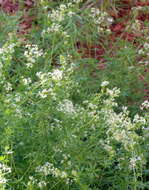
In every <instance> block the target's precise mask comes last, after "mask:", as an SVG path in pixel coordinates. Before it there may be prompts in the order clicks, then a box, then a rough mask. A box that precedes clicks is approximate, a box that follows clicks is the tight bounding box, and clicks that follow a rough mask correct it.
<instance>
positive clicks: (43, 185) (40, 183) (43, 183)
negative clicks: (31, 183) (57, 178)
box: [38, 181, 47, 189]
mask: <svg viewBox="0 0 149 190" xmlns="http://www.w3.org/2000/svg"><path fill="white" fill-rule="evenodd" d="M46 185H47V184H46V182H45V181H40V182H39V183H38V187H39V188H40V189H43V188H44V187H45V186H46Z"/></svg>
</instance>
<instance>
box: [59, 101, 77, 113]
mask: <svg viewBox="0 0 149 190" xmlns="http://www.w3.org/2000/svg"><path fill="white" fill-rule="evenodd" d="M58 110H59V111H61V112H64V113H66V114H72V113H75V108H74V106H73V103H72V102H71V101H70V100H68V99H65V100H63V102H62V103H60V104H59V106H58Z"/></svg>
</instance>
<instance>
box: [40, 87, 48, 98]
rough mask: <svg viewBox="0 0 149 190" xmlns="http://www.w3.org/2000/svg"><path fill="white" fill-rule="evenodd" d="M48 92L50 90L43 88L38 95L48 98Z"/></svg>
mask: <svg viewBox="0 0 149 190" xmlns="http://www.w3.org/2000/svg"><path fill="white" fill-rule="evenodd" d="M48 93H49V91H48V90H47V89H43V90H42V91H40V92H39V93H38V95H39V96H40V97H41V98H46V97H47V96H48Z"/></svg>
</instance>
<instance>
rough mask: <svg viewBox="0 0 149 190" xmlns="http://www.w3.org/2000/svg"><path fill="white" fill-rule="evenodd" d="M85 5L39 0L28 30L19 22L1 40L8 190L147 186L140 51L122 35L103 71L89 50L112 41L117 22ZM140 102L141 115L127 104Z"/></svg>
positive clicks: (1, 158)
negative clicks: (22, 30) (108, 39)
mask: <svg viewBox="0 0 149 190" xmlns="http://www.w3.org/2000/svg"><path fill="white" fill-rule="evenodd" d="M107 2H108V1H107ZM83 3H84V1H81V0H78V1H71V2H68V1H39V2H36V4H35V5H36V6H37V7H36V8H37V9H36V10H37V12H36V14H35V10H32V9H31V14H33V15H35V17H36V20H35V21H36V22H35V23H34V24H33V26H32V28H31V29H30V33H26V34H24V35H23V36H22V35H21V34H20V33H19V32H18V31H17V29H16V28H17V27H19V23H18V25H17V27H16V28H15V27H14V23H12V25H11V24H10V28H11V29H13V30H12V31H10V30H9V28H8V31H7V32H6V33H5V35H6V36H5V38H4V39H5V40H3V41H1V48H0V92H1V94H0V110H1V112H0V116H1V117H0V153H1V155H0V188H1V189H3V190H7V189H8V190H10V189H11V190H24V189H27V190H38V189H42V190H49V189H55V190H59V189H60V190H61V189H62V190H63V189H64V190H66V189H72V190H73V189H81V190H91V189H93V190H96V189H108V190H119V189H122V190H126V189H131V190H137V189H145V188H147V187H148V182H147V177H148V157H149V155H148V147H149V145H148V134H147V132H148V123H149V120H148V108H149V103H148V101H145V102H144V103H143V104H142V105H141V107H140V105H139V103H140V102H141V100H140V96H141V94H139V95H136V96H133V93H135V92H136V91H135V90H136V89H139V88H138V85H139V86H140V88H142V86H141V83H140V82H138V83H135V82H136V80H137V78H138V76H139V74H140V72H142V71H141V69H139V68H138V69H137V67H136V64H135V61H136V54H137V53H136V49H135V48H134V46H131V45H130V44H127V48H124V47H125V46H126V44H124V43H125V42H124V41H119V42H118V43H117V46H120V47H121V48H119V49H118V48H117V49H116V50H115V51H116V52H115V57H114V58H111V55H110V52H109V51H106V52H107V56H105V64H106V69H105V70H100V69H98V61H99V60H98V58H97V57H96V52H95V54H94V55H95V56H93V53H92V48H94V44H96V46H97V47H98V48H99V47H100V46H99V44H100V40H99V41H97V40H98V39H99V38H102V39H104V40H106V37H107V36H108V35H109V33H110V32H111V31H110V25H111V23H112V22H113V20H112V18H111V16H110V15H109V14H108V13H107V12H104V9H103V10H101V11H99V10H98V9H97V7H96V8H95V7H90V6H89V7H88V6H87V8H85V9H84V6H83ZM20 15H21V14H20ZM20 15H18V17H17V16H16V15H13V16H12V17H11V16H8V17H6V18H5V19H6V20H7V18H8V19H10V20H11V19H14V20H15V22H17V19H18V18H19V17H20ZM10 20H9V22H10ZM10 23H11V22H10ZM6 25H7V23H6ZM11 26H12V27H11ZM6 30H7V28H6ZM1 35H2V36H4V34H1ZM98 42H99V44H98ZM78 44H81V45H80V47H77V46H78ZM82 44H83V45H82ZM85 48H86V49H87V50H89V52H86V49H85ZM104 48H105V50H106V47H104ZM90 50H91V52H90ZM105 50H104V51H105ZM111 71H112V72H111ZM132 71H133V72H132ZM114 76H116V77H115V78H114ZM124 77H125V80H123V78H124ZM108 81H109V82H108ZM132 87H134V88H135V89H134V90H133V89H132ZM139 90H140V89H139ZM138 100H139V103H138V107H140V108H141V112H142V113H141V116H139V114H136V108H135V111H134V110H133V111H132V109H127V107H126V106H125V105H129V103H134V102H135V101H138ZM129 101H130V102H129ZM142 102H143V100H142ZM133 105H134V104H133ZM146 131H147V132H146Z"/></svg>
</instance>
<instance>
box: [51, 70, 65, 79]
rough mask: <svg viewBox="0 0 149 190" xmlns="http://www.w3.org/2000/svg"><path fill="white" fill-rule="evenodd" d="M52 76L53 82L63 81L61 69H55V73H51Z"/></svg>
mask: <svg viewBox="0 0 149 190" xmlns="http://www.w3.org/2000/svg"><path fill="white" fill-rule="evenodd" d="M51 76H52V79H53V80H61V79H62V77H63V72H62V71H60V70H59V69H55V70H54V71H53V73H51Z"/></svg>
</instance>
